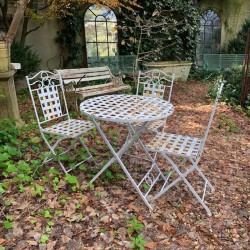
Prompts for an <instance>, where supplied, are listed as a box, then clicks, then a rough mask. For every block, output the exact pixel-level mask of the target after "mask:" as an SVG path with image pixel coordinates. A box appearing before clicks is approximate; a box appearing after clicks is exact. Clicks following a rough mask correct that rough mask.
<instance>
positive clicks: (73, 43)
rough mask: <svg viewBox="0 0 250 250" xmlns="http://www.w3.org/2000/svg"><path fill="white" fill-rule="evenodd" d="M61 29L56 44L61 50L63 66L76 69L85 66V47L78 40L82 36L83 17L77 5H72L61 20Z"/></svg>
mask: <svg viewBox="0 0 250 250" xmlns="http://www.w3.org/2000/svg"><path fill="white" fill-rule="evenodd" d="M60 26H61V29H60V30H59V31H58V32H57V37H56V42H57V43H58V44H59V46H60V48H61V64H62V65H61V66H62V67H63V68H76V67H81V66H83V46H82V44H81V43H80V42H79V41H78V40H77V38H78V37H79V36H81V35H82V27H83V16H82V15H80V14H79V9H78V6H77V5H76V4H72V5H71V8H70V9H69V10H68V12H67V15H65V16H64V17H63V18H62V19H61V20H60Z"/></svg>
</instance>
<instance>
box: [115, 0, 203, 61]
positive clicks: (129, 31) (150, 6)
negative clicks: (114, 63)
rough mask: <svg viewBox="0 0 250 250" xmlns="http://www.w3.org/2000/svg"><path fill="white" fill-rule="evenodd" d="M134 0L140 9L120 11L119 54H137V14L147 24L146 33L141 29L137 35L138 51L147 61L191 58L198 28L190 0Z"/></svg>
mask: <svg viewBox="0 0 250 250" xmlns="http://www.w3.org/2000/svg"><path fill="white" fill-rule="evenodd" d="M137 2H138V3H139V4H140V5H141V6H142V7H143V8H140V9H138V10H137V11H136V12H131V11H130V12H126V11H124V13H123V15H122V17H121V18H120V20H119V24H120V26H121V35H122V39H121V48H120V52H121V54H137V49H138V46H139V41H140V27H138V25H137V24H138V22H137V20H138V15H139V16H140V20H143V25H144V26H148V27H151V28H150V29H148V30H147V32H145V31H144V34H143V37H142V38H141V41H142V43H141V48H140V52H141V53H144V58H145V59H146V60H147V61H151V60H154V61H155V60H157V61H159V60H193V59H194V58H195V49H196V36H197V34H198V33H199V27H200V21H199V20H200V19H199V18H200V17H199V13H198V9H197V6H196V5H194V3H193V1H191V0H187V1H183V0H169V1H162V0H155V1H142V0H138V1H137ZM157 13H159V14H157ZM151 21H152V22H153V23H152V22H151ZM161 24H166V25H163V26H161ZM168 24H169V25H168ZM145 33H147V34H145ZM146 54H147V56H146V57H145V55H146Z"/></svg>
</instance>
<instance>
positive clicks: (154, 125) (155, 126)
mask: <svg viewBox="0 0 250 250" xmlns="http://www.w3.org/2000/svg"><path fill="white" fill-rule="evenodd" d="M165 123H166V120H165V119H161V120H156V121H153V122H152V123H150V125H149V127H148V128H147V129H148V130H152V131H154V132H158V131H157V129H158V128H160V127H162V126H164V125H165ZM142 124H143V123H142V122H137V123H135V124H133V125H134V126H141V125H142Z"/></svg>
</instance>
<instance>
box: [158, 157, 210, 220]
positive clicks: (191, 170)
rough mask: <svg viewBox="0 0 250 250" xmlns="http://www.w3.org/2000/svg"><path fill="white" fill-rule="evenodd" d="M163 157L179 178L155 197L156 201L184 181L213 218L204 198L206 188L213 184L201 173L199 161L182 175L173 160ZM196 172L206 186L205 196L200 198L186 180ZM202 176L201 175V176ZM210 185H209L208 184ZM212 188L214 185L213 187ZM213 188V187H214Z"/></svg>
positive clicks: (193, 163)
mask: <svg viewBox="0 0 250 250" xmlns="http://www.w3.org/2000/svg"><path fill="white" fill-rule="evenodd" d="M162 155H163V156H164V157H165V158H166V159H167V161H168V162H169V163H170V164H171V165H172V167H173V168H174V171H175V172H176V173H177V174H178V175H179V177H178V178H176V179H175V180H174V181H172V182H171V183H170V184H168V185H167V186H166V187H165V188H164V189H162V190H161V191H160V192H159V193H158V194H157V195H156V196H155V197H154V199H158V198H159V197H160V196H162V195H163V194H164V193H165V192H166V191H168V190H169V189H170V188H171V187H173V186H175V185H176V184H177V183H178V182H179V181H181V180H183V181H184V182H185V184H186V185H187V186H188V188H189V190H190V191H191V192H192V194H193V195H194V196H195V198H196V199H197V200H198V201H199V203H200V204H201V205H202V207H203V208H204V209H205V210H206V212H207V214H208V216H211V215H212V213H211V211H210V209H209V208H208V207H207V205H206V204H205V202H204V198H205V192H206V186H207V185H209V187H210V185H211V183H210V182H209V181H208V180H207V178H206V177H205V176H204V174H203V173H202V172H201V171H200V169H199V168H198V167H197V164H198V162H199V160H197V161H195V162H193V161H191V163H192V166H191V167H190V168H189V169H187V170H186V172H185V173H182V172H181V171H180V170H179V167H178V166H177V165H176V164H175V163H174V162H173V160H172V159H171V158H169V157H168V156H167V155H165V154H163V153H162ZM194 170H197V171H198V174H199V175H200V176H201V177H202V179H203V180H204V182H205V186H204V189H203V195H202V197H200V196H199V195H198V193H197V192H196V191H195V190H194V188H193V187H192V185H191V184H190V183H189V181H188V180H187V179H186V177H187V175H188V174H190V173H191V172H193V171H194ZM200 173H201V174H202V175H201V174H200ZM208 183H209V184H208ZM211 186H212V185H211ZM212 187H213V186H212Z"/></svg>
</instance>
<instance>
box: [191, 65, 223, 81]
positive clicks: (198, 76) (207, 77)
mask: <svg viewBox="0 0 250 250" xmlns="http://www.w3.org/2000/svg"><path fill="white" fill-rule="evenodd" d="M219 75H220V72H218V71H208V70H204V69H195V68H191V70H190V73H189V76H188V78H189V79H194V80H199V81H205V82H206V81H213V80H215V79H217V77H218V76H219Z"/></svg>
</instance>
